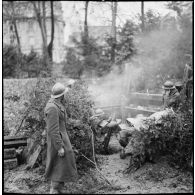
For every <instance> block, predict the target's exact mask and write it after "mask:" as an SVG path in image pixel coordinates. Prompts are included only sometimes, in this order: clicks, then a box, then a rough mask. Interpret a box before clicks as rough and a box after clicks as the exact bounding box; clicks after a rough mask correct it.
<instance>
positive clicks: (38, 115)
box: [20, 79, 94, 167]
mask: <svg viewBox="0 0 195 195" xmlns="http://www.w3.org/2000/svg"><path fill="white" fill-rule="evenodd" d="M54 84H55V80H54V79H38V81H37V84H36V86H35V88H34V90H33V91H32V93H31V98H30V101H29V104H28V105H27V104H26V106H27V108H28V109H27V110H26V112H25V114H24V122H23V126H22V128H21V129H20V133H23V134H25V135H26V136H28V137H31V138H32V139H33V140H34V145H35V147H36V145H37V144H41V143H42V140H43V139H46V137H45V135H44V133H43V132H44V130H45V131H46V122H45V116H44V108H45V106H46V103H47V102H48V100H49V98H50V96H51V88H52V86H53V85H54ZM64 85H66V84H65V83H64ZM65 99H66V100H65V101H66V102H65V108H66V111H67V116H68V117H67V121H66V124H67V131H68V135H69V138H70V141H71V144H72V145H73V148H75V149H77V150H78V151H79V154H78V155H76V159H77V163H78V164H79V165H80V167H83V166H84V165H86V166H89V165H88V164H87V163H86V159H85V158H83V157H82V155H81V154H84V155H85V156H86V157H88V158H90V159H93V158H92V157H93V152H92V151H93V150H92V131H91V127H90V121H89V118H90V116H91V114H92V113H91V109H92V106H93V104H94V103H93V101H92V100H91V98H90V95H89V92H88V88H87V85H86V84H85V82H84V81H77V82H76V83H75V84H74V85H73V87H72V88H71V90H69V91H68V93H67V94H66V98H65ZM24 132H25V133H24ZM45 148H46V145H45ZM45 158H46V153H45V154H44V155H41V162H45ZM83 161H85V163H83Z"/></svg>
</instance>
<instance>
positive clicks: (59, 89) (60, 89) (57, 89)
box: [51, 83, 68, 98]
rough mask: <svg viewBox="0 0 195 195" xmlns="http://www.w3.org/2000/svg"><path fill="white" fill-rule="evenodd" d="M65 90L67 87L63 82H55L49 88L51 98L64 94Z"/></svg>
mask: <svg viewBox="0 0 195 195" xmlns="http://www.w3.org/2000/svg"><path fill="white" fill-rule="evenodd" d="M67 91H68V88H66V87H65V86H64V85H63V84H61V83H56V84H55V85H54V86H53V88H52V90H51V93H52V94H51V98H58V97H60V96H62V95H64V94H65V93H66V92H67Z"/></svg>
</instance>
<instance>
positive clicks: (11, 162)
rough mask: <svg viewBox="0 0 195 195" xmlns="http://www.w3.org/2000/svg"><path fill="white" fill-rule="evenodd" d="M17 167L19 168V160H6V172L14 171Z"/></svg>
mask: <svg viewBox="0 0 195 195" xmlns="http://www.w3.org/2000/svg"><path fill="white" fill-rule="evenodd" d="M17 166H18V161H17V158H13V159H7V160H4V170H5V169H13V168H16V167H17Z"/></svg>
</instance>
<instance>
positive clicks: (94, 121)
mask: <svg viewBox="0 0 195 195" xmlns="http://www.w3.org/2000/svg"><path fill="white" fill-rule="evenodd" d="M92 112H93V115H92V117H90V120H91V127H92V130H93V132H94V134H95V135H96V138H97V139H98V141H100V142H102V145H103V150H104V152H106V153H108V145H109V141H110V138H111V136H112V133H116V132H118V131H119V129H118V128H119V127H118V124H119V121H118V122H116V121H114V120H112V118H111V117H109V118H108V117H106V115H105V113H104V112H103V110H101V109H97V110H95V111H93V110H92ZM102 137H103V140H102Z"/></svg>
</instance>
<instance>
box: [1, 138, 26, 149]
mask: <svg viewBox="0 0 195 195" xmlns="http://www.w3.org/2000/svg"><path fill="white" fill-rule="evenodd" d="M3 145H4V148H18V147H20V146H27V140H13V141H4V144H3Z"/></svg>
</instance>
